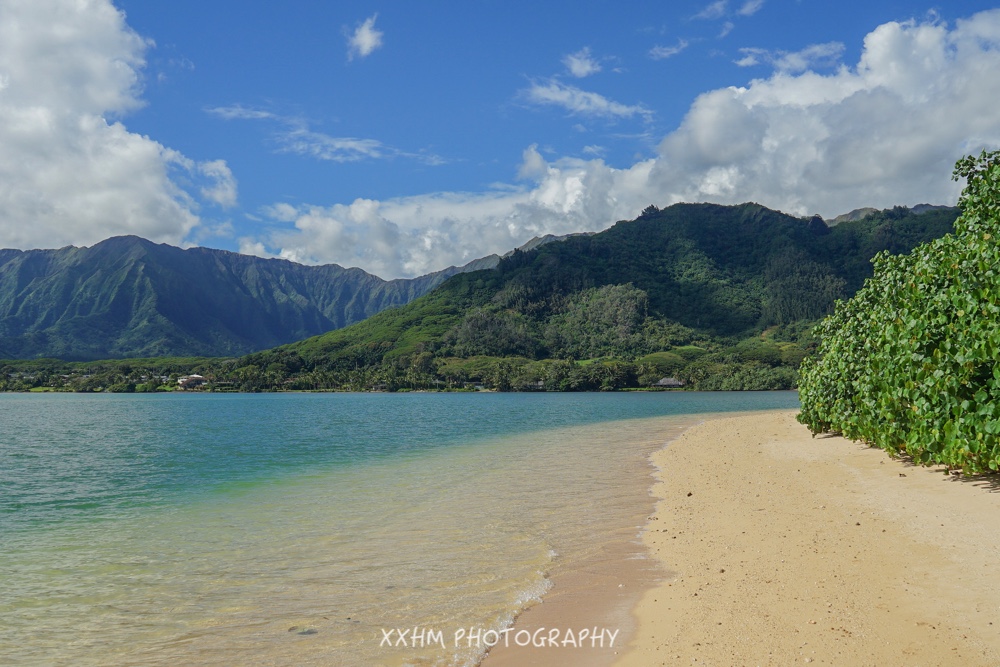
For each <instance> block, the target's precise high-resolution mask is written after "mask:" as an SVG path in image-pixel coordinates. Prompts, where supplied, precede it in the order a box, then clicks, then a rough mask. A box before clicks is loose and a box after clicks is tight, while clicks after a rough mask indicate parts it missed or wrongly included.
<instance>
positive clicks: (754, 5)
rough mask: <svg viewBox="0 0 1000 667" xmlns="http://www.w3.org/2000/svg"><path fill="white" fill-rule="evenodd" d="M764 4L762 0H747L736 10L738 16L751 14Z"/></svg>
mask: <svg viewBox="0 0 1000 667" xmlns="http://www.w3.org/2000/svg"><path fill="white" fill-rule="evenodd" d="M763 6H764V0H747V1H746V2H744V3H743V6H742V7H740V10H739V11H738V12H737V14H739V15H740V16H753V15H754V14H756V13H757V12H759V11H760V9H761V7H763Z"/></svg>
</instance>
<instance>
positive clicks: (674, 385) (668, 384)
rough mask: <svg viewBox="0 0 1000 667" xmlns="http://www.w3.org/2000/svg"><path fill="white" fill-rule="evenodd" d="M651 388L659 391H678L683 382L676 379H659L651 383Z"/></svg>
mask: <svg viewBox="0 0 1000 667" xmlns="http://www.w3.org/2000/svg"><path fill="white" fill-rule="evenodd" d="M653 386H654V387H659V388H660V389H680V388H681V387H683V386H684V381H683V380H678V379H677V378H660V379H659V380H657V381H656V382H655V383H653Z"/></svg>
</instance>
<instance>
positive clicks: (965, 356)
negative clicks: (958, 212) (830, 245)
mask: <svg viewBox="0 0 1000 667" xmlns="http://www.w3.org/2000/svg"><path fill="white" fill-rule="evenodd" d="M954 177H955V178H956V179H958V178H963V177H964V178H965V179H966V180H967V185H966V187H965V190H964V191H963V193H962V196H961V198H960V200H959V206H960V207H961V208H962V210H963V213H962V216H961V217H960V218H959V219H958V220H957V221H956V222H955V232H954V234H948V235H946V236H944V237H942V238H940V239H938V240H935V241H932V242H930V243H927V244H923V245H920V246H917V247H916V248H914V250H913V252H912V253H911V254H909V255H896V256H889V255H887V254H885V253H880V254H879V255H877V256H876V257H875V259H874V260H873V261H874V264H875V273H874V276H873V277H872V278H871V279H869V280H868V281H867V282H866V283H865V286H864V287H863V288H862V289H861V290H860V291H859V292H858V293H857V294H856V295H855V296H854V298H852V299H850V300H849V301H846V302H840V303H838V304H837V307H836V309H835V311H834V313H833V315H831V316H830V317H828V318H826V319H825V320H823V321H822V322H821V323H820V324H819V326H818V327H817V334H818V335H819V338H820V344H819V347H818V349H817V354H816V356H814V357H810V358H807V359H805V361H803V363H802V366H801V369H800V385H799V387H800V388H799V396H800V400H801V403H802V411H801V413H800V415H799V421H801V422H802V423H804V424H806V425H807V426H808V427H809V428H810V429H811V430H812V431H813V432H814V433H816V432H820V431H840V432H842V433H843V434H844V435H845V436H846V437H849V438H852V439H858V440H863V441H865V442H868V443H870V444H872V445H875V446H878V447H881V448H883V449H885V450H887V451H889V452H892V453H899V452H905V453H907V454H909V455H910V456H912V457H913V458H914V460H916V461H918V462H920V463H922V464H926V465H930V464H943V465H946V466H949V467H951V468H958V469H961V470H963V471H965V472H966V473H977V472H982V471H984V470H997V469H998V467H1000V404H998V399H1000V247H998V245H997V240H998V239H1000V152H993V153H986V152H983V153H982V154H981V155H980V156H978V157H973V156H970V157H966V158H964V159H962V160H960V161H959V162H958V163H957V164H956V166H955V173H954Z"/></svg>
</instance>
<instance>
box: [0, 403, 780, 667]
mask: <svg viewBox="0 0 1000 667" xmlns="http://www.w3.org/2000/svg"><path fill="white" fill-rule="evenodd" d="M797 406H798V400H797V395H796V394H795V393H794V392H753V393H751V392H744V393H697V392H657V393H602V394H495V393H456V394H447V393H446V394H436V393H412V394H339V393H338V394H160V395H122V394H117V395H110V394H109V395H104V394H88V395H82V394H80V395H77V394H42V395H39V394H3V395H0V593H2V594H0V664H2V665H11V666H18V667H20V666H32V667H33V666H39V667H41V666H45V667H59V666H63V665H65V666H67V667H69V666H73V667H77V666H88V665H95V666H96V665H100V666H102V667H104V666H117V665H121V666H125V665H128V666H130V667H135V666H147V665H148V666H159V665H169V666H170V667H183V666H187V665H191V666H194V665H197V666H203V665H204V666H215V665H219V666H222V665H225V666H227V667H229V666H231V665H251V664H252V665H275V666H279V665H280V666H285V665H287V666H289V667H291V666H295V667H299V666H306V665H323V666H327V665H421V666H425V665H442V666H444V665H474V664H476V663H477V662H478V661H479V660H480V659H481V658H482V657H483V654H484V652H485V650H486V641H485V639H484V638H483V634H482V633H483V632H487V633H488V632H489V631H490V630H492V631H494V632H496V631H499V630H502V629H503V628H506V627H508V626H509V625H510V623H511V622H512V621H513V619H514V618H515V617H516V616H517V614H518V613H520V612H521V611H522V610H523V609H524V608H526V607H527V606H530V605H532V604H534V603H536V602H537V601H538V600H540V599H541V598H542V596H543V595H544V594H545V592H546V591H547V590H548V589H549V588H550V586H551V581H552V578H553V577H555V578H556V579H557V580H558V573H559V571H560V569H561V568H572V567H574V566H575V567H579V566H580V565H581V564H583V563H586V562H587V559H588V558H593V557H595V555H596V554H598V553H600V552H601V550H602V549H603V548H604V547H606V546H607V543H608V542H609V541H611V540H621V535H622V534H623V531H625V533H624V534H626V535H630V536H632V539H634V541H635V545H636V546H635V549H636V552H637V557H641V554H639V553H638V552H639V551H641V547H640V546H639V543H638V535H639V532H640V531H641V529H642V525H643V523H644V519H645V517H646V516H647V515H648V513H649V512H650V511H651V509H652V506H653V499H652V498H651V497H650V496H649V493H648V488H649V486H650V484H651V483H652V477H651V475H652V473H653V470H652V468H651V465H650V463H649V460H648V457H649V455H650V454H651V453H652V452H653V451H655V450H656V449H659V448H661V447H663V446H664V445H665V444H666V443H667V442H668V441H669V440H670V439H671V438H672V437H674V436H676V435H677V434H678V433H679V432H680V431H681V430H682V429H683V428H685V427H686V426H688V425H690V424H692V423H696V422H697V421H699V420H701V419H702V418H704V415H706V414H711V413H721V412H733V411H749V410H764V409H784V408H794V407H797ZM460 632H461V633H462V637H461V641H456V638H457V637H458V633H460ZM476 632H478V633H480V634H479V637H480V638H481V639H479V640H477V641H475V642H473V641H471V640H470V639H469V636H470V635H471V634H472V633H476ZM418 637H419V642H418V641H417V638H418ZM401 639H402V642H401V641H400V640H401Z"/></svg>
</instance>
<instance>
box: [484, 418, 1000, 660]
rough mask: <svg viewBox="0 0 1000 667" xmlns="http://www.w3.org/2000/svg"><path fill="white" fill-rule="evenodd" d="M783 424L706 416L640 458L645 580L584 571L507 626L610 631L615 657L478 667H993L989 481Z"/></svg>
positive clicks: (572, 653)
mask: <svg viewBox="0 0 1000 667" xmlns="http://www.w3.org/2000/svg"><path fill="white" fill-rule="evenodd" d="M795 414H796V413H795V412H794V411H781V412H766V413H754V414H750V415H743V416H737V417H720V418H712V419H710V420H707V421H706V422H704V423H702V424H700V425H698V426H695V427H693V428H691V429H689V430H687V431H685V432H684V433H683V434H682V435H681V436H680V437H679V438H677V439H676V440H674V441H672V442H671V443H670V444H669V445H668V446H667V447H666V448H664V449H663V450H661V451H659V452H657V453H656V454H655V455H654V463H655V464H656V466H657V468H658V469H659V471H658V473H657V478H658V481H657V482H656V483H655V484H654V486H653V488H652V493H653V495H654V496H655V498H656V499H658V502H657V505H656V510H655V512H654V513H653V514H652V515H651V516H650V517H649V521H648V523H647V527H646V529H645V530H644V531H643V534H642V541H643V542H644V543H645V546H646V548H647V549H648V553H649V554H650V555H651V557H652V558H651V559H650V562H649V564H650V566H655V567H658V568H659V577H658V583H657V584H656V585H654V586H653V587H648V586H647V587H645V588H644V589H643V590H638V591H636V590H632V588H633V587H632V584H633V579H634V572H632V573H629V572H623V573H622V575H621V576H615V574H614V573H613V571H605V572H604V573H603V574H602V573H597V575H596V576H595V577H592V578H591V582H590V587H589V589H588V591H586V592H580V591H578V592H576V593H573V592H571V590H570V589H572V588H573V586H572V585H565V586H563V589H564V590H566V592H565V593H564V601H563V602H562V603H559V601H558V598H554V600H553V602H555V604H550V603H549V601H548V600H547V601H546V602H545V603H542V604H541V605H537V606H536V607H534V608H532V609H530V610H529V611H528V612H526V613H525V614H524V615H522V617H521V618H519V619H518V623H517V624H516V625H515V629H522V628H524V629H533V628H536V627H546V628H558V629H562V628H576V627H580V626H582V625H592V626H593V625H597V626H602V625H604V624H607V625H615V624H616V623H617V624H618V625H620V626H621V627H622V629H623V636H624V637H626V640H625V641H626V643H625V644H624V645H621V644H616V645H615V646H614V647H613V648H611V647H607V646H606V647H605V648H604V649H600V648H590V647H588V648H586V649H583V648H578V649H574V647H573V645H572V644H570V645H569V646H568V647H567V646H560V647H552V646H548V647H546V648H544V649H537V648H535V649H530V650H516V651H508V650H499V651H497V652H496V655H491V656H490V657H489V658H488V659H487V660H486V661H485V664H486V666H487V667H495V666H496V665H503V664H521V665H532V664H536V665H579V664H592V665H599V664H600V665H615V667H633V666H635V667H648V666H650V665H682V664H683V665H690V664H697V665H724V666H729V665H790V664H806V663H812V664H826V665H879V666H881V665H906V666H923V665H984V666H985V665H998V664H1000V577H998V576H997V575H998V574H1000V494H998V493H996V491H997V490H998V489H1000V483H998V481H997V480H993V479H989V478H979V479H962V478H959V477H956V476H951V475H946V474H944V473H943V472H942V470H940V469H937V470H935V469H927V468H920V467H915V466H913V465H910V464H908V463H906V462H905V461H901V460H893V459H891V458H890V457H889V456H888V455H887V454H885V453H884V452H882V451H879V450H874V449H871V448H868V447H865V446H863V445H860V444H858V443H854V442H851V441H848V440H845V439H843V438H840V437H829V436H827V437H823V436H820V437H816V438H812V437H810V434H809V432H808V430H807V429H806V428H805V427H803V426H802V425H800V424H798V423H797V422H796V421H795ZM626 551H627V548H626ZM640 579H645V577H640ZM555 584H556V586H555V588H554V589H553V593H555V592H556V591H559V589H560V582H559V580H558V579H557V580H556V581H555ZM574 596H576V599H574ZM637 598H638V602H635V600H636V599H637ZM601 600H603V607H604V608H605V609H607V610H610V611H606V612H603V613H604V616H603V617H601V616H598V617H596V618H598V619H600V620H598V621H596V622H595V621H594V618H595V617H594V616H593V615H591V614H588V613H587V610H588V609H592V608H593V607H591V605H592V604H597V603H598V602H599V601H601ZM623 604H631V605H632V614H631V616H630V618H629V619H622V617H621V615H620V613H618V615H617V617H616V615H615V614H616V613H617V612H615V609H620V608H621V606H622V605H623ZM619 641H621V638H619Z"/></svg>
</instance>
